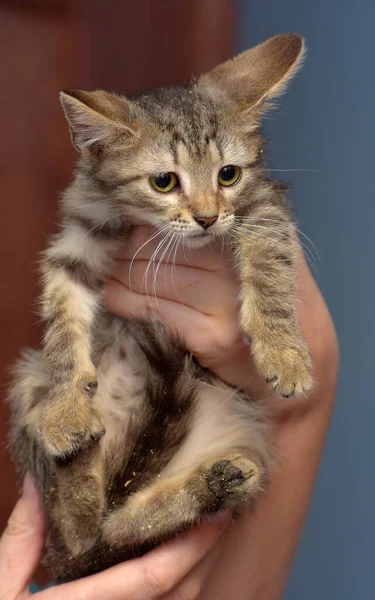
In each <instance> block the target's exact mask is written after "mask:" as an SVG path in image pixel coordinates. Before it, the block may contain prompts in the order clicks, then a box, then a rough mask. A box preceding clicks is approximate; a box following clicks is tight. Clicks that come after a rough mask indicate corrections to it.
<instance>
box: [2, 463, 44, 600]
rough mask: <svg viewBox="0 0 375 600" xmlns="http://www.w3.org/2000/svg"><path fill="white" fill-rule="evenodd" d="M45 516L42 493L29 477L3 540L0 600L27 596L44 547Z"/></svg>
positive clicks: (29, 476) (11, 599)
mask: <svg viewBox="0 0 375 600" xmlns="http://www.w3.org/2000/svg"><path fill="white" fill-rule="evenodd" d="M43 524H44V521H43V514H42V510H41V506H40V501H39V493H38V490H37V489H36V486H35V483H34V481H33V479H32V477H31V475H30V474H27V475H26V477H25V481H24V484H23V490H22V497H21V498H20V499H19V500H18V502H17V504H16V506H15V508H14V510H13V512H12V514H11V516H10V518H9V521H8V525H7V527H6V529H5V530H4V532H3V535H2V537H1V540H0V598H1V599H2V600H3V599H4V600H14V599H15V598H17V597H19V596H20V594H22V593H25V591H26V590H27V587H28V585H29V583H30V581H31V578H32V575H33V573H34V570H35V569H36V567H37V565H38V562H39V557H40V553H41V549H42V546H43Z"/></svg>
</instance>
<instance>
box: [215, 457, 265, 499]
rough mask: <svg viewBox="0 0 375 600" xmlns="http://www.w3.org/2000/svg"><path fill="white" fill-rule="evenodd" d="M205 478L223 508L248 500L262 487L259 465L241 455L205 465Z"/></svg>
mask: <svg viewBox="0 0 375 600" xmlns="http://www.w3.org/2000/svg"><path fill="white" fill-rule="evenodd" d="M203 473H204V479H205V481H206V484H207V487H208V489H209V490H210V492H211V494H212V495H213V496H214V497H215V498H216V499H217V500H218V501H219V503H220V505H221V506H222V507H223V508H226V507H230V506H232V505H233V506H234V505H236V504H237V503H238V502H246V501H249V500H251V499H252V498H254V497H255V496H256V495H257V494H258V493H259V492H260V491H261V489H262V474H261V470H260V468H259V466H258V465H257V464H256V463H255V462H253V461H252V460H250V459H249V458H246V457H244V456H241V455H229V456H227V457H223V458H222V459H221V460H217V459H216V462H214V463H211V464H208V465H206V466H205V467H204V471H203Z"/></svg>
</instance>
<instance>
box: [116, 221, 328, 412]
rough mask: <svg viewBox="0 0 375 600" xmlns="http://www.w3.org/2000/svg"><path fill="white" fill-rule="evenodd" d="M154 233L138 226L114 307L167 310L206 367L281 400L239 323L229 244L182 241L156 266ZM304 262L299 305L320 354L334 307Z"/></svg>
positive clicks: (121, 260) (119, 268)
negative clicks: (194, 245) (192, 245)
mask: <svg viewBox="0 0 375 600" xmlns="http://www.w3.org/2000/svg"><path fill="white" fill-rule="evenodd" d="M154 234H155V230H154V229H152V228H151V227H149V226H138V227H136V228H135V229H134V230H133V232H132V234H131V236H130V239H129V241H128V243H127V244H126V246H124V247H123V249H122V251H121V252H120V255H119V257H118V259H117V261H116V266H115V269H114V272H113V276H112V278H111V280H110V281H109V283H108V287H107V292H106V305H107V308H108V309H109V310H110V311H112V312H114V313H116V314H118V315H120V316H124V317H131V316H135V317H145V316H151V318H157V317H158V316H159V317H160V316H161V317H162V319H163V320H164V321H165V323H166V324H167V326H169V327H170V328H171V329H172V330H174V331H177V333H178V334H179V335H180V336H182V338H183V339H184V341H185V343H186V346H187V348H188V349H189V350H190V351H191V352H192V353H193V354H194V356H195V357H196V358H197V359H198V360H199V362H200V363H201V364H202V366H204V367H207V368H209V369H210V370H211V371H212V372H213V373H215V374H216V375H217V376H218V377H220V378H221V379H222V380H224V381H226V382H227V383H229V384H231V385H234V386H235V387H239V388H242V389H245V391H246V392H247V393H248V394H249V395H250V396H252V397H254V398H263V399H266V398H268V399H270V400H271V401H274V399H275V396H274V395H273V394H272V392H271V390H270V388H269V387H268V386H267V384H266V383H265V382H264V380H263V378H262V377H260V376H259V375H258V373H257V371H256V368H255V366H254V363H253V359H252V356H251V352H250V348H249V346H248V344H247V343H246V341H245V340H244V336H243V333H242V331H241V329H240V328H239V325H238V311H239V301H238V296H239V281H238V278H237V275H236V271H235V269H234V264H233V259H232V257H231V255H230V252H229V250H228V249H226V248H225V247H224V248H223V246H222V243H221V241H220V240H219V241H218V242H217V243H215V244H211V245H209V246H207V247H204V248H203V249H192V250H191V251H189V250H187V249H185V250H184V249H183V248H182V247H181V246H180V247H179V248H178V249H177V252H176V251H175V246H172V245H171V248H169V249H168V250H167V252H166V253H165V256H164V260H163V262H162V263H159V258H160V256H161V254H162V252H163V248H165V246H164V247H162V249H161V251H160V252H159V254H158V255H157V257H156V260H155V266H153V265H151V266H150V267H148V264H149V260H150V259H151V257H152V255H153V252H154V251H155V249H156V247H157V245H158V243H159V241H160V239H161V237H160V236H157V235H156V236H155V235H154ZM149 238H152V239H151V240H150V241H149V242H147V240H148V239H149ZM137 251H138V252H137ZM133 257H134V260H133ZM298 268H299V285H298V292H299V298H298V305H297V310H298V312H299V317H300V321H301V325H302V328H303V329H304V332H305V335H306V338H307V341H308V344H309V346H310V350H311V351H312V354H313V357H314V356H315V354H316V352H315V349H316V345H317V343H318V342H319V340H320V339H321V338H322V336H319V335H316V334H317V328H321V327H323V326H324V324H325V323H326V321H327V319H326V317H325V315H326V313H327V311H326V307H325V304H324V301H323V299H322V297H321V295H320V293H319V290H318V288H317V287H316V285H315V282H314V280H313V278H312V277H311V274H310V272H309V270H308V268H307V266H306V263H305V261H304V258H303V255H302V252H301V254H300V260H299V266H298ZM130 270H131V273H130ZM155 274H156V277H155ZM130 284H131V285H130ZM156 297H157V300H156ZM323 313H324V315H323ZM327 314H328V313H327ZM323 316H324V318H323ZM304 402H305V399H304V398H296V399H289V400H288V401H287V402H282V401H280V402H277V403H276V404H277V405H278V406H280V407H281V406H286V405H287V406H288V407H293V406H297V405H301V404H303V403H304ZM281 410H282V409H281Z"/></svg>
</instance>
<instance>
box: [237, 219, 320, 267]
mask: <svg viewBox="0 0 375 600" xmlns="http://www.w3.org/2000/svg"><path fill="white" fill-rule="evenodd" d="M235 220H236V221H239V222H241V223H243V220H248V221H268V222H272V223H287V221H283V220H280V219H269V218H266V217H251V216H248V217H235ZM243 224H244V225H245V223H243ZM251 225H252V226H253V227H255V225H253V224H251ZM258 227H259V225H258ZM294 228H295V230H296V232H297V233H298V235H299V236H302V237H304V238H305V239H306V240H307V241H308V242H309V244H310V246H311V248H310V246H307V245H306V244H305V243H304V241H303V240H302V239H300V240H299V241H300V243H301V246H302V251H303V253H304V255H305V257H306V260H307V261H308V263H309V265H310V267H311V268H312V269H313V271H314V274H315V276H316V277H317V278H318V273H319V269H318V265H317V262H316V261H317V260H318V261H321V256H322V255H321V252H320V251H319V249H318V248H317V246H316V245H315V244H314V242H313V241H312V240H311V239H310V238H309V237H308V236H307V235H306V234H305V233H304V232H303V231H302V230H301V229H299V228H298V227H297V226H296V225H295V224H294Z"/></svg>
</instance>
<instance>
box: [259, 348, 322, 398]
mask: <svg viewBox="0 0 375 600" xmlns="http://www.w3.org/2000/svg"><path fill="white" fill-rule="evenodd" d="M253 354H254V358H255V362H256V365H257V367H258V369H259V372H260V374H261V375H262V376H263V377H264V379H265V380H266V381H267V383H269V384H270V385H271V386H272V387H273V388H274V390H275V392H276V393H277V394H278V395H279V396H282V397H283V398H290V397H291V396H300V395H301V394H306V393H307V392H308V391H309V390H311V388H312V386H313V377H312V360H311V355H310V352H309V349H308V347H307V345H306V344H305V343H304V342H302V343H298V344H296V343H293V344H291V345H287V344H285V345H280V346H279V347H274V346H273V345H268V344H267V343H264V342H261V341H255V343H254V344H253Z"/></svg>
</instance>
